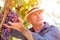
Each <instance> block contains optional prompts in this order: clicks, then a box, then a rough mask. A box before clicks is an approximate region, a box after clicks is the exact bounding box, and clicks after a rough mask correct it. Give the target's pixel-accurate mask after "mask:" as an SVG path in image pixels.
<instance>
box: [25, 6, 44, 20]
mask: <svg viewBox="0 0 60 40" xmlns="http://www.w3.org/2000/svg"><path fill="white" fill-rule="evenodd" d="M42 12H43V9H40V8H38V7H34V8H32V9H31V10H30V11H29V12H28V14H27V15H26V17H25V19H26V20H28V18H29V17H30V16H31V14H35V13H40V14H41V13H42Z"/></svg>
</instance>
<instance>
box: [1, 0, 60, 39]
mask: <svg viewBox="0 0 60 40" xmlns="http://www.w3.org/2000/svg"><path fill="white" fill-rule="evenodd" d="M0 1H2V3H3V6H0V39H1V40H18V38H15V37H13V36H11V35H10V31H11V29H9V28H7V27H6V26H4V25H3V24H8V22H9V21H11V22H13V23H14V22H18V17H20V18H21V19H22V21H23V24H24V25H25V27H26V28H28V26H29V25H30V24H29V23H28V22H27V21H26V20H25V16H26V15H27V14H28V11H29V10H30V9H31V8H33V7H36V6H39V7H40V8H43V9H44V12H43V13H44V14H43V21H46V22H48V23H49V24H53V25H55V26H57V27H58V28H59V29H60V11H59V10H60V0H53V1H52V0H48V1H45V0H23V1H22V0H0ZM0 4H1V3H0ZM1 5H2V4H1ZM8 25H9V24H8ZM30 26H31V25H30Z"/></svg>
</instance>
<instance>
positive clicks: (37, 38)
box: [4, 7, 60, 40]
mask: <svg viewBox="0 0 60 40" xmlns="http://www.w3.org/2000/svg"><path fill="white" fill-rule="evenodd" d="M42 12H43V10H41V9H39V8H37V7H35V8H33V9H31V10H30V11H29V12H28V14H27V16H26V20H27V22H29V23H30V24H32V28H31V29H29V30H28V29H26V28H25V26H24V25H23V23H22V20H21V19H20V18H18V20H19V22H16V23H12V22H9V24H10V25H6V24H4V25H5V26H6V27H9V28H11V29H13V30H12V31H11V35H13V36H15V37H18V36H19V38H21V39H23V40H60V33H59V30H58V28H57V27H55V26H53V25H49V24H48V23H46V22H43V18H42ZM14 30H15V31H14ZM16 31H18V32H16ZM19 32H20V33H19ZM15 33H16V34H15Z"/></svg>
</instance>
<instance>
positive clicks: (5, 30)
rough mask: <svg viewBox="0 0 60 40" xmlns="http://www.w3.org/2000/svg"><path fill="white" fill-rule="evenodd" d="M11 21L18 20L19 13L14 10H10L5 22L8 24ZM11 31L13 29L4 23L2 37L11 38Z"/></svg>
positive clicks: (5, 39)
mask: <svg viewBox="0 0 60 40" xmlns="http://www.w3.org/2000/svg"><path fill="white" fill-rule="evenodd" d="M9 21H11V22H18V15H17V14H16V13H15V12H14V11H13V10H10V12H9V13H8V16H7V18H6V20H5V24H8V22H9ZM8 25H9V24H8ZM10 31H11V29H9V28H8V27H6V26H4V25H3V26H2V38H3V39H4V40H10Z"/></svg>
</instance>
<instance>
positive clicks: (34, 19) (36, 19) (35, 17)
mask: <svg viewBox="0 0 60 40" xmlns="http://www.w3.org/2000/svg"><path fill="white" fill-rule="evenodd" d="M30 21H31V23H32V24H41V23H42V22H43V19H42V14H40V13H34V14H31V20H30Z"/></svg>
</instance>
